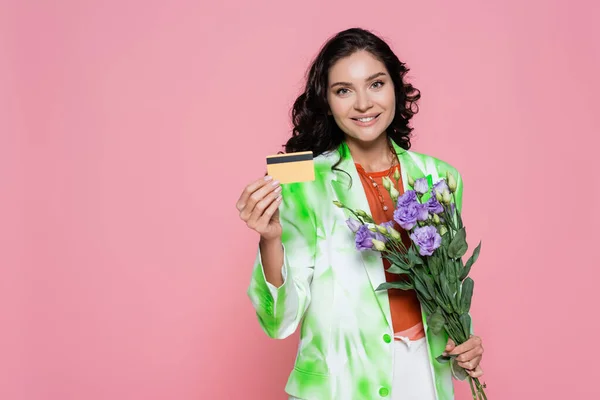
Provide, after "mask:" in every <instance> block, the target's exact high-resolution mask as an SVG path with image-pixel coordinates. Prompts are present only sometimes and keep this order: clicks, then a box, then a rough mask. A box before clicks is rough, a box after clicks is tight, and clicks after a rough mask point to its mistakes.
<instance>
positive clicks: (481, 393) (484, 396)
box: [475, 378, 487, 400]
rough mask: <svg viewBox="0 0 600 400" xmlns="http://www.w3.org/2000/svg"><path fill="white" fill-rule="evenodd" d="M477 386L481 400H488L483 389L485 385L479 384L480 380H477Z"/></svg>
mask: <svg viewBox="0 0 600 400" xmlns="http://www.w3.org/2000/svg"><path fill="white" fill-rule="evenodd" d="M475 386H476V387H477V390H478V392H479V394H480V395H481V398H482V399H483V400H487V396H486V394H485V390H484V389H485V388H484V387H483V385H482V384H481V382H479V378H475Z"/></svg>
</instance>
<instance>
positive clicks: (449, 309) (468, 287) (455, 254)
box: [334, 173, 487, 400]
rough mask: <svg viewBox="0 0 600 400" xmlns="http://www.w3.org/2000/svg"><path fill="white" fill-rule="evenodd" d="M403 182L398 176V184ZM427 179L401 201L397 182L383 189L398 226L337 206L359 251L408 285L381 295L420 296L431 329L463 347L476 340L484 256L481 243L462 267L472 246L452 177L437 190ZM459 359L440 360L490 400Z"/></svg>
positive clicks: (476, 393)
mask: <svg viewBox="0 0 600 400" xmlns="http://www.w3.org/2000/svg"><path fill="white" fill-rule="evenodd" d="M399 178H400V176H399V174H395V176H394V179H395V180H396V181H398V179H399ZM428 178H429V179H428ZM428 178H420V179H417V180H414V179H413V178H411V177H409V178H408V184H409V186H410V187H411V190H407V191H406V192H405V193H404V194H403V195H402V196H400V194H399V192H398V190H397V189H396V187H395V185H394V184H393V182H392V180H391V179H390V178H389V177H385V178H384V181H383V186H384V187H385V189H386V190H387V191H388V193H389V194H390V196H391V198H392V200H393V202H394V203H395V204H396V208H395V210H394V220H393V221H389V222H386V223H383V224H379V225H378V224H375V223H374V221H373V219H372V218H371V217H370V216H369V215H368V214H367V213H366V212H364V211H363V210H352V209H350V208H348V207H346V206H345V205H344V204H342V203H340V202H338V201H334V204H335V205H336V206H338V207H340V208H345V209H347V210H349V211H350V212H351V213H352V214H353V215H354V217H355V218H350V219H349V220H348V221H347V224H348V226H349V227H350V229H351V230H352V231H353V232H354V234H355V242H356V248H357V249H358V250H361V251H364V250H376V251H379V252H381V254H382V256H383V257H385V258H386V259H388V260H389V261H390V263H391V267H390V268H389V269H388V272H390V273H394V274H400V275H404V278H405V279H402V280H400V281H397V282H385V283H383V284H381V285H380V286H379V287H378V288H377V290H387V289H391V288H395V289H403V290H411V289H412V290H415V292H416V294H417V297H418V299H419V301H420V303H421V305H422V306H423V308H424V309H425V312H426V321H427V325H428V326H429V329H430V330H431V331H432V332H433V333H435V334H438V333H440V332H441V331H442V329H444V330H445V331H446V333H447V334H448V336H449V337H450V338H451V339H452V340H453V341H454V342H455V343H456V345H459V344H462V343H464V342H466V341H467V340H468V338H469V337H470V334H471V316H470V314H469V309H470V307H471V297H472V295H473V286H474V282H473V279H471V278H470V277H469V276H468V275H469V271H470V270H471V267H472V266H473V264H474V263H475V261H477V257H478V256H479V251H480V248H481V242H480V243H479V245H478V246H477V247H476V248H475V250H474V251H473V253H472V255H471V257H470V258H469V259H468V260H467V262H466V263H463V260H462V258H463V256H464V255H465V254H466V252H467V248H468V245H467V241H466V230H465V227H464V226H463V221H462V218H461V213H460V211H459V210H458V209H457V207H456V205H455V201H456V199H455V195H454V193H455V191H456V179H455V177H454V176H453V175H452V174H450V173H447V174H446V178H445V179H443V178H442V179H440V180H439V181H438V182H436V183H435V184H433V182H432V180H431V177H428ZM394 222H396V223H397V224H398V225H399V226H400V227H401V228H402V229H404V230H405V231H406V232H407V233H408V234H409V236H410V246H409V247H408V249H407V248H406V246H405V244H404V242H403V241H402V238H401V235H400V232H398V231H397V230H396V229H394ZM455 358H456V356H455V355H440V356H438V357H437V360H438V361H439V362H441V363H446V362H451V363H452V368H453V370H454V373H455V375H456V376H457V377H458V378H459V379H461V380H464V379H465V378H467V377H468V378H469V384H470V386H471V392H472V394H473V399H476V400H480V399H482V400H487V397H486V395H485V390H484V389H485V384H481V383H480V381H479V379H478V378H472V377H471V376H469V375H468V374H467V373H466V371H465V370H464V369H463V368H462V367H460V366H459V365H458V363H457V361H456V360H455Z"/></svg>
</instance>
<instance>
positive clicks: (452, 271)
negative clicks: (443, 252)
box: [446, 259, 460, 292]
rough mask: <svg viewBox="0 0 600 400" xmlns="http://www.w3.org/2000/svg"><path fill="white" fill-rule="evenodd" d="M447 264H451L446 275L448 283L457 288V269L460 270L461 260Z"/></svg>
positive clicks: (450, 261) (449, 261)
mask: <svg viewBox="0 0 600 400" xmlns="http://www.w3.org/2000/svg"><path fill="white" fill-rule="evenodd" d="M447 262H448V264H449V265H448V269H447V271H448V273H447V274H446V275H447V278H448V283H449V284H450V285H451V286H452V287H455V285H456V282H457V280H458V279H457V273H456V269H457V268H460V259H459V260H455V261H452V260H448V261H447ZM453 292H454V291H453Z"/></svg>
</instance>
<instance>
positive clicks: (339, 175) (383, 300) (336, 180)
mask: <svg viewBox="0 0 600 400" xmlns="http://www.w3.org/2000/svg"><path fill="white" fill-rule="evenodd" d="M392 144H393V147H394V150H395V151H396V154H397V155H398V161H399V163H400V172H401V175H402V183H403V189H404V191H406V190H408V189H409V187H408V175H409V174H410V175H411V176H413V177H419V176H422V175H423V174H424V166H421V165H419V162H418V160H417V159H414V158H413V157H411V155H410V153H409V152H407V151H406V150H404V149H403V148H401V147H399V146H398V145H397V144H396V143H395V142H393V141H392ZM338 152H339V154H340V156H341V160H340V163H339V165H338V166H337V168H338V169H340V170H342V171H344V172H346V173H347V174H348V175H349V176H348V175H346V174H345V173H344V172H340V171H337V172H336V171H333V172H331V180H330V185H331V188H332V189H333V193H334V196H335V198H334V200H338V201H340V202H341V203H342V204H344V205H345V206H347V207H349V208H351V209H353V210H363V211H365V212H366V213H367V214H370V209H369V202H368V200H367V196H366V194H365V191H364V188H363V185H362V183H361V180H360V177H359V175H358V171H357V170H356V165H355V164H354V160H353V159H352V155H351V154H350V150H349V149H348V146H347V145H346V143H345V142H342V144H341V145H340V147H339V149H338ZM334 158H335V157H334ZM350 182H352V185H351V186H350ZM340 211H341V212H343V213H344V214H345V216H346V218H351V217H353V216H352V214H351V213H350V212H349V211H348V210H345V209H344V210H340ZM341 228H342V229H349V228H348V227H347V226H346V224H344V225H343V226H342V227H341ZM357 251H358V250H357ZM360 254H361V259H362V263H363V266H364V268H365V271H366V273H367V276H368V277H369V281H370V283H371V287H372V288H373V292H374V294H375V297H376V298H377V302H378V303H379V307H380V309H381V312H382V313H383V315H384V317H385V319H386V321H387V323H388V325H389V326H390V329H391V328H392V318H391V314H390V303H389V297H388V293H387V291H385V290H376V289H377V287H379V285H380V284H382V283H384V282H385V281H386V279H385V271H384V269H383V262H382V259H381V254H380V253H379V252H376V251H361V252H360Z"/></svg>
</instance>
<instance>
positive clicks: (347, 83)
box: [329, 72, 387, 88]
mask: <svg viewBox="0 0 600 400" xmlns="http://www.w3.org/2000/svg"><path fill="white" fill-rule="evenodd" d="M384 75H387V74H386V73H385V72H378V73H376V74H373V75H371V76H369V77H368V78H367V79H365V82H368V81H372V80H373V79H375V78H378V77H380V76H384ZM338 85H339V86H352V84H351V83H350V82H336V83H334V84H332V85H331V86H329V87H330V88H332V87H334V86H338Z"/></svg>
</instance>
